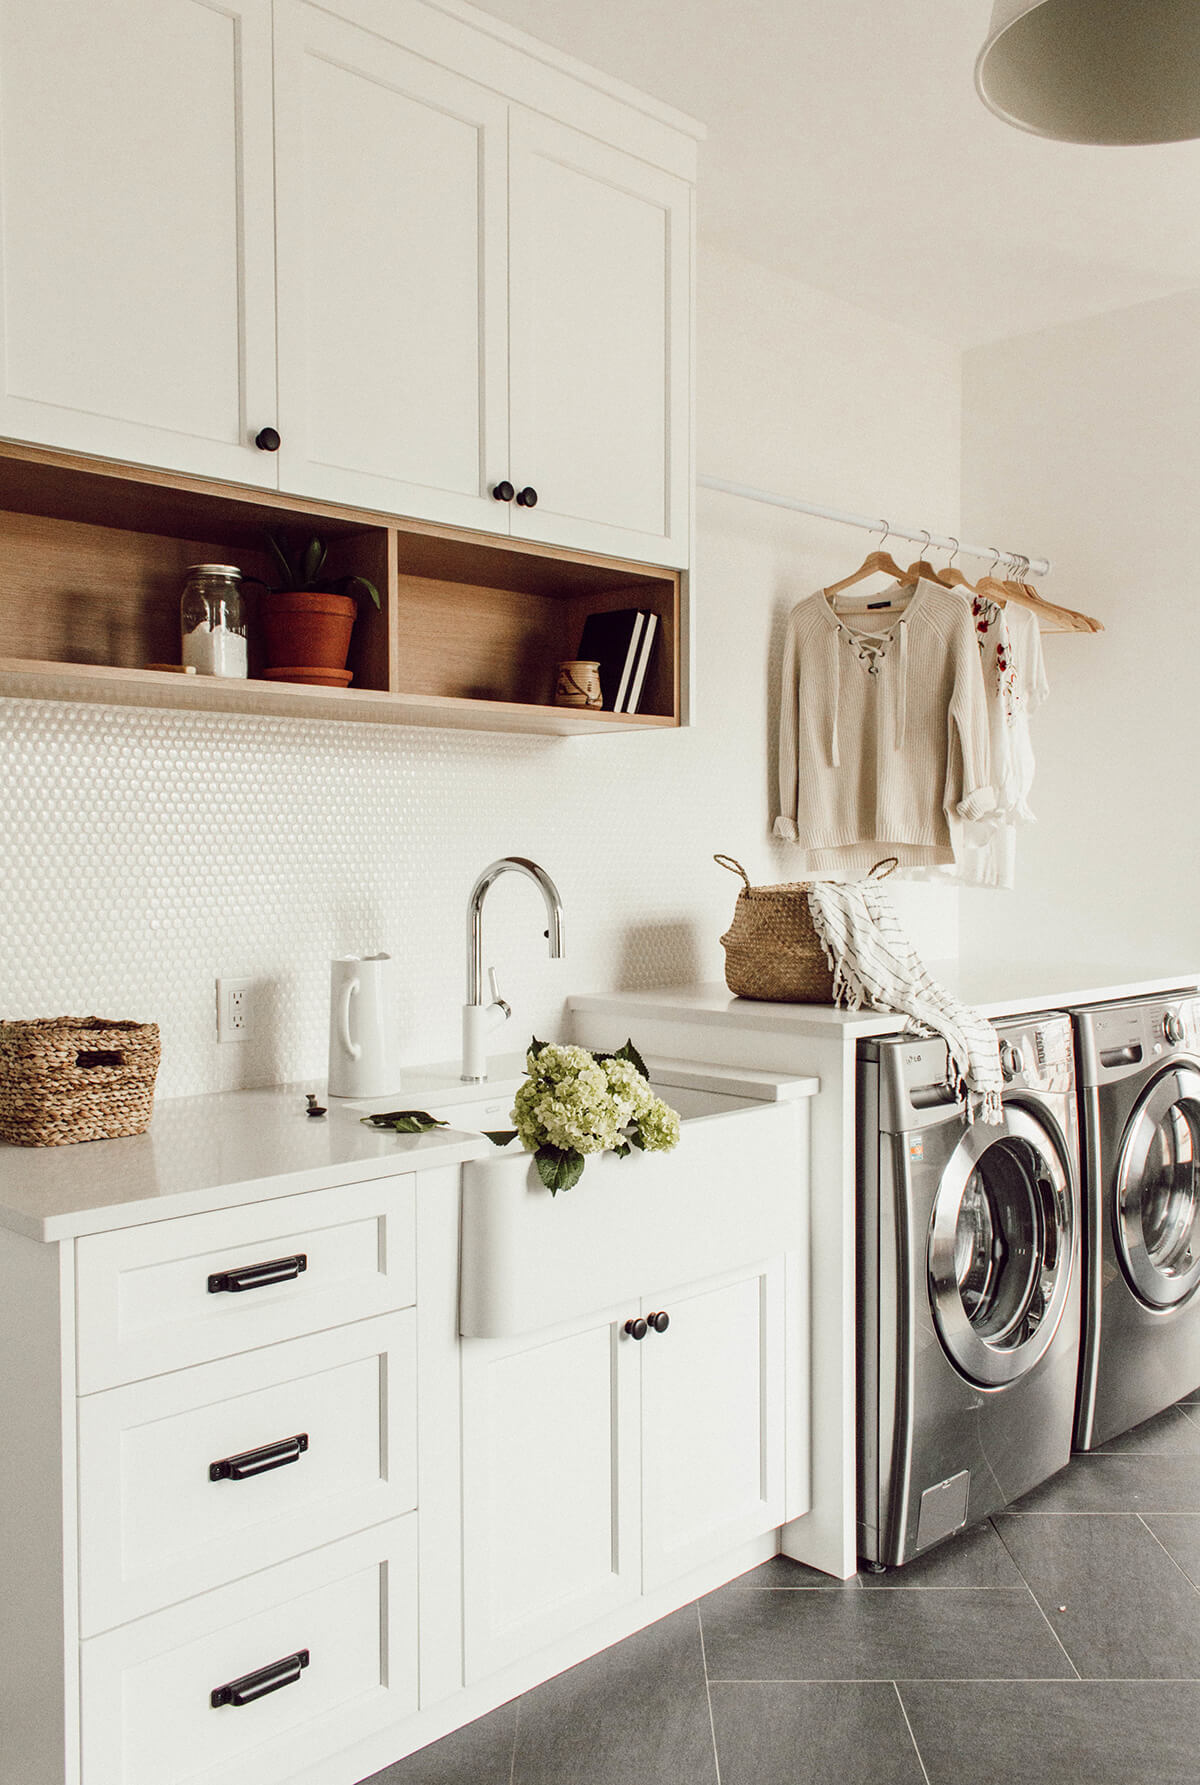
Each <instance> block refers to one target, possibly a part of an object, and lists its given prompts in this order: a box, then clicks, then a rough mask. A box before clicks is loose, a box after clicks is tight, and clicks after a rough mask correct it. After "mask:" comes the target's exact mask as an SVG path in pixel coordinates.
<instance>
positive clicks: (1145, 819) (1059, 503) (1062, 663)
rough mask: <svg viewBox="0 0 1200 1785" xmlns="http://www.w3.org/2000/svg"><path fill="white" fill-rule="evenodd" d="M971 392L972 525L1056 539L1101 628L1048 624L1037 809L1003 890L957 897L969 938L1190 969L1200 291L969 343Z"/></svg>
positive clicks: (1198, 650) (1195, 830)
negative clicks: (1056, 629) (1064, 628)
mask: <svg viewBox="0 0 1200 1785" xmlns="http://www.w3.org/2000/svg"><path fill="white" fill-rule="evenodd" d="M963 402H964V421H963V516H962V525H963V533H964V536H965V537H968V538H980V537H982V538H988V539H990V538H999V539H1002V540H1008V541H1011V542H1012V543H1014V544H1016V545H1018V546H1021V545H1023V544H1024V543H1025V542H1028V545H1029V549H1031V550H1032V551H1035V552H1038V553H1046V554H1048V555H1049V557H1050V558H1051V560H1052V561H1053V564H1054V566H1055V569H1054V573H1053V574H1052V575H1051V577H1050V578H1049V580H1048V581H1047V582H1046V583H1045V584H1044V585H1043V586H1044V588H1045V591H1046V593H1047V595H1048V596H1049V597H1050V598H1051V599H1054V600H1059V601H1061V602H1063V603H1065V604H1066V605H1067V606H1071V607H1077V608H1081V609H1083V610H1084V611H1085V612H1086V613H1089V614H1093V615H1095V616H1096V617H1097V618H1098V619H1100V620H1102V621H1103V622H1104V626H1105V628H1106V630H1105V631H1104V632H1103V633H1100V634H1097V635H1095V636H1094V637H1091V636H1087V635H1084V634H1079V635H1074V634H1064V635H1057V634H1047V635H1046V636H1045V637H1044V638H1043V641H1042V642H1043V647H1044V650H1045V655H1046V664H1047V670H1048V674H1049V678H1050V683H1051V698H1050V701H1049V703H1048V704H1047V706H1046V707H1045V709H1044V710H1043V711H1042V712H1041V713H1040V714H1038V716H1037V717H1036V719H1035V720H1034V724H1033V730H1034V745H1035V750H1036V753H1037V758H1038V775H1037V782H1036V785H1035V788H1034V796H1033V800H1032V804H1033V809H1034V811H1035V812H1036V814H1037V816H1038V820H1039V822H1038V824H1037V825H1036V827H1030V828H1027V829H1025V830H1024V831H1023V833H1022V835H1021V839H1020V844H1019V851H1020V853H1019V860H1018V878H1017V886H1016V889H1015V890H1014V891H1013V892H1012V893H996V892H983V891H974V892H970V893H964V894H963V895H962V944H963V952H964V954H967V953H970V954H972V955H975V956H977V957H979V958H992V959H1004V958H1006V957H1010V956H1012V955H1013V954H1020V955H1023V956H1026V957H1028V958H1031V959H1048V958H1053V957H1055V956H1057V958H1059V959H1060V960H1061V959H1070V960H1086V961H1095V962H1099V963H1107V964H1113V963H1118V964H1119V963H1132V964H1135V965H1143V964H1144V965H1145V966H1146V968H1147V970H1148V971H1154V970H1155V969H1157V968H1160V967H1161V968H1162V969H1163V970H1167V971H1175V970H1176V969H1177V968H1180V967H1185V966H1188V965H1189V964H1190V965H1192V966H1193V967H1194V965H1195V963H1196V961H1197V959H1198V958H1200V933H1198V926H1197V895H1196V887H1197V883H1198V881H1197V876H1198V871H1200V805H1198V803H1197V800H1196V796H1195V791H1194V785H1193V781H1192V773H1193V764H1194V762H1195V760H1196V754H1197V745H1198V744H1200V702H1198V701H1197V698H1196V677H1197V671H1198V669H1200V598H1198V596H1197V549H1198V536H1197V524H1198V519H1200V507H1198V499H1197V498H1198V492H1200V427H1198V425H1197V415H1198V414H1200V293H1188V294H1185V295H1184V296H1181V297H1172V298H1165V299H1162V300H1160V301H1157V302H1154V303H1149V304H1142V305H1138V306H1136V307H1134V308H1131V309H1125V310H1119V311H1114V312H1112V313H1110V314H1108V315H1105V316H1100V317H1096V318H1093V319H1091V320H1089V321H1085V322H1080V323H1076V324H1071V325H1068V326H1064V327H1060V328H1054V329H1049V330H1046V331H1044V332H1042V333H1039V334H1035V335H1029V336H1025V337H1023V338H1020V339H1016V340H1011V341H1005V342H1001V343H999V344H997V345H994V346H989V347H983V348H978V349H975V350H973V351H972V352H970V353H968V354H967V355H966V357H965V361H964V396H963ZM981 529H982V532H981Z"/></svg>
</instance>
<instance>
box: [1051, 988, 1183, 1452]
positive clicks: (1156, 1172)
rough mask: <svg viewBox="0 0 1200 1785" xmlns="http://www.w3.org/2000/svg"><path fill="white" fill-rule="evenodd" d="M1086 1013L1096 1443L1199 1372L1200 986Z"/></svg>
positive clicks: (1088, 1270)
mask: <svg viewBox="0 0 1200 1785" xmlns="http://www.w3.org/2000/svg"><path fill="white" fill-rule="evenodd" d="M1074 1014H1075V1024H1076V1040H1077V1054H1078V1061H1079V1100H1080V1110H1081V1114H1082V1121H1081V1131H1082V1132H1081V1144H1082V1152H1083V1175H1084V1208H1085V1220H1084V1264H1085V1294H1084V1335H1083V1346H1082V1352H1081V1356H1080V1370H1079V1405H1078V1413H1077V1417H1076V1425H1075V1442H1076V1446H1077V1447H1078V1448H1079V1449H1080V1450H1091V1449H1093V1448H1094V1447H1095V1446H1096V1445H1097V1444H1103V1443H1105V1441H1106V1440H1107V1439H1109V1438H1115V1437H1116V1436H1117V1435H1118V1434H1119V1433H1121V1432H1127V1431H1128V1430H1129V1429H1130V1428H1131V1427H1132V1426H1136V1425H1140V1424H1141V1422H1142V1420H1144V1419H1150V1418H1151V1417H1152V1416H1153V1415H1154V1414H1155V1413H1161V1412H1162V1411H1163V1409H1164V1408H1166V1407H1169V1406H1171V1405H1172V1403H1173V1402H1175V1401H1177V1400H1179V1399H1180V1397H1181V1396H1183V1395H1185V1394H1187V1393H1188V1392H1189V1391H1190V1390H1191V1389H1193V1388H1195V1387H1196V1386H1197V1384H1200V997H1197V995H1196V993H1195V992H1191V993H1188V992H1179V993H1174V994H1169V995H1167V996H1164V997H1155V998H1145V999H1138V1000H1137V1001H1135V1002H1130V1003H1127V1004H1106V1005H1098V1006H1096V1007H1095V1008H1094V1009H1091V1010H1080V1011H1077V1012H1075V1013H1074Z"/></svg>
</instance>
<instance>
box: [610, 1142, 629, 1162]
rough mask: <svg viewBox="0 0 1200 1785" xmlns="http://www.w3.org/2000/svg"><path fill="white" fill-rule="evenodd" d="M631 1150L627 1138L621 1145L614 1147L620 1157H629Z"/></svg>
mask: <svg viewBox="0 0 1200 1785" xmlns="http://www.w3.org/2000/svg"><path fill="white" fill-rule="evenodd" d="M630 1151H631V1148H630V1145H629V1142H628V1141H627V1140H623V1141H622V1142H621V1144H620V1145H619V1146H616V1147H614V1148H613V1152H614V1153H615V1154H616V1155H617V1158H618V1159H628V1157H629V1154H630Z"/></svg>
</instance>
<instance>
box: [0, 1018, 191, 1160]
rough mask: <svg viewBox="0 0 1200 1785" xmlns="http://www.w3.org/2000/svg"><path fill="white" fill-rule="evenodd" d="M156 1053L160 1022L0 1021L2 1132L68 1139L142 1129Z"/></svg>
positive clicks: (24, 1140) (53, 1142) (38, 1140)
mask: <svg viewBox="0 0 1200 1785" xmlns="http://www.w3.org/2000/svg"><path fill="white" fill-rule="evenodd" d="M158 1057H159V1038H158V1024H157V1023H127V1022H114V1021H110V1020H109V1019H108V1018H105V1017H99V1016H86V1017H77V1016H76V1017H72V1016H59V1017H40V1018H37V1019H35V1020H33V1021H30V1022H0V1139H3V1140H7V1141H11V1142H12V1143H13V1145H14V1146H18V1147H62V1146H68V1145H69V1144H70V1143H72V1142H73V1141H78V1140H113V1139H115V1138H116V1137H117V1136H118V1135H122V1134H142V1133H144V1132H145V1130H146V1128H147V1127H148V1126H149V1123H150V1115H151V1112H152V1110H153V1108H154V1080H155V1077H156V1075H157V1073H158Z"/></svg>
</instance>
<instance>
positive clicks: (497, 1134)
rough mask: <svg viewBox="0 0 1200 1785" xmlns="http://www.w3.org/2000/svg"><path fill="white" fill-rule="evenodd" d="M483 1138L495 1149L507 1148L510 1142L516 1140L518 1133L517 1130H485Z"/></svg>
mask: <svg viewBox="0 0 1200 1785" xmlns="http://www.w3.org/2000/svg"><path fill="white" fill-rule="evenodd" d="M483 1137H484V1139H485V1140H490V1141H491V1143H492V1145H493V1146H494V1147H506V1146H507V1145H508V1143H509V1141H510V1140H516V1138H517V1131H516V1129H515V1128H485V1129H484V1131H483Z"/></svg>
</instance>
